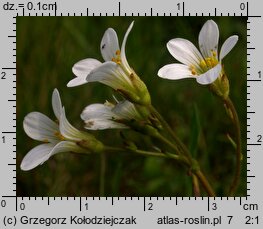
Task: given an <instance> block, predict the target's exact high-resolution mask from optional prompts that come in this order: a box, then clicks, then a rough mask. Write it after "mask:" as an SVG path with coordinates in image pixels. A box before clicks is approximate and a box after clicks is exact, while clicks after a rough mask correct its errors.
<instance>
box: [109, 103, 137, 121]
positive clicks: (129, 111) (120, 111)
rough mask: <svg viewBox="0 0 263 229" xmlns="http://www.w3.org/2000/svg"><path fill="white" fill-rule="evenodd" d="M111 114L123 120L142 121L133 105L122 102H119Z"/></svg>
mask: <svg viewBox="0 0 263 229" xmlns="http://www.w3.org/2000/svg"><path fill="white" fill-rule="evenodd" d="M112 112H113V113H115V114H116V115H118V116H120V117H122V118H123V119H127V120H132V119H135V120H139V119H142V117H141V115H140V113H139V112H138V110H137V109H136V107H135V106H134V104H133V103H131V102H129V101H127V100H124V101H122V102H119V103H118V104H117V105H116V106H115V107H114V108H113V109H112Z"/></svg>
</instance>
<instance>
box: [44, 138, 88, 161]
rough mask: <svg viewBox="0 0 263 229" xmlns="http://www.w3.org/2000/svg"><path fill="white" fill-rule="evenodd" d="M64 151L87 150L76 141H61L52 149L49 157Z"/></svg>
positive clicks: (83, 151) (80, 151) (79, 151)
mask: <svg viewBox="0 0 263 229" xmlns="http://www.w3.org/2000/svg"><path fill="white" fill-rule="evenodd" d="M62 152H74V153H86V152H87V150H86V149H83V148H81V147H80V146H78V145H77V144H76V143H75V142H70V141H61V142H59V143H58V144H57V145H55V147H54V148H53V149H52V150H51V151H50V153H49V155H48V156H49V157H51V156H53V155H55V154H57V153H62Z"/></svg>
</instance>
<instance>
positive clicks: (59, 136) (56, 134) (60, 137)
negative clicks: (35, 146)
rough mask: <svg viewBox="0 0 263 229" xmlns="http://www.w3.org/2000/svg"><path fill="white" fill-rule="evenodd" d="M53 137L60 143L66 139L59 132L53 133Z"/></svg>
mask: <svg viewBox="0 0 263 229" xmlns="http://www.w3.org/2000/svg"><path fill="white" fill-rule="evenodd" d="M54 135H55V136H56V137H57V138H58V139H59V140H61V141H64V140H66V138H65V137H64V136H63V135H62V134H61V133H60V132H55V133H54Z"/></svg>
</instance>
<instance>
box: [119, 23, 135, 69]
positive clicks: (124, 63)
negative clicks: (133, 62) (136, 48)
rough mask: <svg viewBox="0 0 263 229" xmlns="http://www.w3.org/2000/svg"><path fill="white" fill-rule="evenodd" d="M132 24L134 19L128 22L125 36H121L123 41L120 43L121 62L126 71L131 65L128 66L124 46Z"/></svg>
mask: <svg viewBox="0 0 263 229" xmlns="http://www.w3.org/2000/svg"><path fill="white" fill-rule="evenodd" d="M133 24H134V21H133V22H132V23H131V24H130V26H129V28H128V29H127V31H126V33H125V36H124V38H123V41H122V45H121V62H122V64H123V66H124V68H125V69H126V71H127V72H131V67H130V66H129V64H128V61H127V59H126V52H125V47H126V42H127V38H128V36H129V33H130V32H131V30H132V27H133Z"/></svg>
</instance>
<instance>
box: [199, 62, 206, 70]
mask: <svg viewBox="0 0 263 229" xmlns="http://www.w3.org/2000/svg"><path fill="white" fill-rule="evenodd" d="M200 67H201V68H205V67H206V62H205V60H201V62H200Z"/></svg>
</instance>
